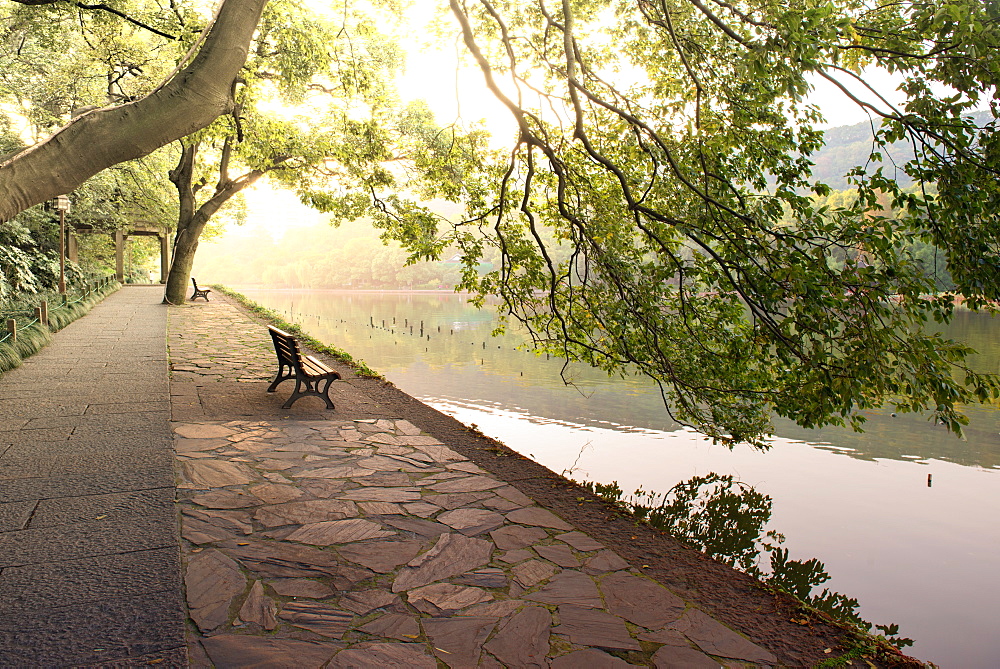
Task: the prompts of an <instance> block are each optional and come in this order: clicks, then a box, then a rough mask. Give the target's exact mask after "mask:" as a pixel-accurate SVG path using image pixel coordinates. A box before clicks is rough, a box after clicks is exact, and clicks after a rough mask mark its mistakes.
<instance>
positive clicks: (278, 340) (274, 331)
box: [267, 325, 302, 370]
mask: <svg viewBox="0 0 1000 669" xmlns="http://www.w3.org/2000/svg"><path fill="white" fill-rule="evenodd" d="M267 329H268V331H269V332H270V333H271V341H273V342H274V352H275V353H277V355H278V358H279V359H281V360H283V361H284V362H285V363H286V364H288V365H291V366H292V367H294V368H295V369H296V370H299V369H301V368H302V355H301V353H299V344H298V342H297V341H295V337H293V336H292V335H290V334H288V333H287V332H285V331H284V330H279V329H278V328H276V327H274V326H273V325H268V326H267Z"/></svg>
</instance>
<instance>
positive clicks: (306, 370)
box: [267, 325, 340, 409]
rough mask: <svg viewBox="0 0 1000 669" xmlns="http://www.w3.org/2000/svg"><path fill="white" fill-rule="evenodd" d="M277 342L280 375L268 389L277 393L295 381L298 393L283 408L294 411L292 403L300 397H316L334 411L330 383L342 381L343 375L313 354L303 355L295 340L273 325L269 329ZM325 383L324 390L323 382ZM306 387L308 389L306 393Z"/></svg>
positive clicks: (295, 392) (275, 349) (275, 348)
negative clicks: (285, 385)
mask: <svg viewBox="0 0 1000 669" xmlns="http://www.w3.org/2000/svg"><path fill="white" fill-rule="evenodd" d="M267 329H268V331H269V332H270V333H271V341H273V342H274V352H275V353H276V354H277V355H278V374H277V376H275V377H274V381H272V382H271V385H270V386H269V387H268V389H267V392H269V393H273V392H274V389H275V388H277V387H278V384H280V383H281V382H282V381H287V380H288V379H295V391H294V392H293V393H292V396H291V397H289V398H288V401H287V402H285V403H284V404H282V405H281V408H282V409H291V408H292V404H294V403H295V401H296V400H297V399H299V398H300V397H304V396H306V395H315V396H316V397H321V398H323V400H324V401H325V402H326V408H327V409H333V408H334V406H333V402H331V401H330V395H329V392H330V384H331V383H333V382H334V381H335V380H337V379H339V378H340V374H338V373H337V372H335V371H334V370H332V369H330V368H329V367H327V366H326V365H324V364H323V363H322V362H320V361H319V360H317V359H316V358H314V357H312V356H311V355H302V354H301V353H300V352H299V344H298V342H297V341H295V337H293V336H292V335H290V334H288V333H287V332H285V331H284V330H279V329H278V328H276V327H273V326H271V325H268V326H267ZM323 381H325V382H326V383H325V384H324V385H323V389H322V390H320V383H321V382H323ZM303 388H305V390H303Z"/></svg>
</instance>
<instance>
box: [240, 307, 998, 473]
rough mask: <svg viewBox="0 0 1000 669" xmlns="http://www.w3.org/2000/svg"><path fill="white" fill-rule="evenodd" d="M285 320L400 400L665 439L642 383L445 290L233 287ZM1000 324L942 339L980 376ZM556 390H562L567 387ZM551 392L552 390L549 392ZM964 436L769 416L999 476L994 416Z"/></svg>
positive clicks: (786, 430)
mask: <svg viewBox="0 0 1000 669" xmlns="http://www.w3.org/2000/svg"><path fill="white" fill-rule="evenodd" d="M244 292H245V293H246V294H247V295H248V296H249V297H251V298H252V299H259V300H263V301H264V302H266V304H267V306H269V307H270V308H272V309H276V310H277V311H279V312H280V313H282V314H283V315H284V316H285V317H286V318H287V319H289V320H294V321H295V322H299V323H300V324H302V325H304V326H305V327H306V329H307V330H308V331H309V332H310V333H311V334H313V336H315V337H317V338H318V339H321V340H323V341H328V342H330V343H332V344H334V345H336V346H338V347H340V348H342V349H344V350H347V351H349V352H350V353H351V354H352V355H353V356H355V357H357V358H361V359H363V360H365V361H366V362H367V363H368V364H369V366H370V367H372V368H373V369H375V370H377V371H379V372H381V373H383V374H386V375H388V376H390V377H393V378H394V379H398V380H399V381H398V382H401V383H403V384H404V385H405V387H406V389H407V392H409V393H411V394H414V395H417V396H418V397H430V396H433V397H438V398H441V399H442V400H444V401H456V402H462V401H465V400H467V399H469V398H474V399H475V401H476V402H478V403H482V404H484V405H488V406H491V407H497V408H502V409H509V410H513V411H518V410H520V409H523V408H524V407H530V411H525V413H527V414H530V415H532V416H537V417H540V418H541V419H546V420H562V419H565V418H567V417H571V418H572V419H573V420H574V421H575V422H580V423H583V424H585V425H593V426H595V427H603V426H607V425H608V417H609V416H613V417H614V419H615V421H614V422H615V423H616V424H618V425H623V426H630V427H634V428H639V429H648V430H658V431H667V432H669V431H676V430H679V429H680V426H679V425H677V424H676V423H674V422H673V421H672V420H670V418H669V416H668V415H667V414H666V412H665V411H664V408H663V403H662V400H661V398H660V394H659V392H658V391H657V389H656V388H655V386H653V385H652V383H651V382H649V381H648V379H645V378H642V377H626V378H620V377H610V378H609V377H608V376H607V375H605V374H604V373H603V372H601V371H599V370H595V369H592V368H590V367H586V366H583V365H569V366H568V367H567V366H564V363H563V362H562V361H561V360H558V359H555V358H553V359H546V358H545V356H542V357H539V356H537V355H535V354H534V353H533V352H532V351H530V350H528V349H527V348H525V345H524V344H525V342H524V339H523V337H521V336H519V335H517V334H514V333H508V334H505V335H503V336H500V337H493V336H492V331H493V328H494V319H493V314H492V312H490V311H488V310H479V309H475V308H474V307H472V306H471V305H469V304H468V303H467V301H466V299H465V298H464V297H463V296H461V295H454V294H451V293H434V294H422V293H402V294H399V293H389V294H382V293H360V292H354V293H352V292H346V291H344V292H339V291H313V292H309V291H254V290H246V291H244ZM998 331H1000V321H997V320H995V319H992V318H991V317H989V316H986V315H982V314H973V313H971V312H966V311H960V312H958V314H957V315H956V318H955V320H954V321H953V322H952V323H951V324H950V325H949V328H948V330H947V331H946V334H947V335H948V336H950V337H952V338H955V339H959V340H962V341H964V342H966V343H967V344H969V345H970V346H971V347H972V348H975V349H977V350H978V351H980V354H979V355H978V356H977V357H976V358H975V360H974V364H975V365H976V367H977V368H979V369H980V370H984V371H987V370H992V371H1000V337H997V336H996V335H997V333H998ZM565 382H569V383H570V384H571V385H570V386H568V387H567V386H566V384H565ZM553 390H558V391H559V392H553ZM967 413H968V414H969V416H970V418H971V423H970V425H969V426H968V428H967V429H966V435H965V439H964V440H959V439H957V438H956V437H955V436H954V435H953V434H951V433H950V432H948V431H947V430H945V429H944V428H943V427H939V426H935V425H933V424H931V423H930V422H928V420H927V419H926V418H925V417H923V416H920V415H916V414H900V415H899V416H897V417H892V416H890V415H889V413H888V412H884V413H883V412H877V411H870V412H866V417H867V418H868V422H867V424H866V426H865V432H864V433H856V432H852V431H850V430H848V429H843V428H836V427H828V428H823V429H820V430H805V429H802V428H800V427H798V426H796V425H795V424H794V423H792V422H791V421H787V420H783V419H776V420H775V432H776V434H777V435H778V436H779V437H785V438H789V439H795V440H801V441H806V442H809V443H811V444H813V445H815V446H816V447H818V448H827V449H829V450H830V451H831V452H835V453H838V454H841V455H846V456H849V457H853V458H858V459H862V460H878V459H891V460H904V461H913V460H916V461H924V460H930V459H935V460H943V461H946V462H954V463H956V464H960V465H964V466H975V467H984V468H990V469H1000V438H998V435H1000V411H998V410H997V409H996V408H995V407H992V406H986V407H981V406H970V407H967Z"/></svg>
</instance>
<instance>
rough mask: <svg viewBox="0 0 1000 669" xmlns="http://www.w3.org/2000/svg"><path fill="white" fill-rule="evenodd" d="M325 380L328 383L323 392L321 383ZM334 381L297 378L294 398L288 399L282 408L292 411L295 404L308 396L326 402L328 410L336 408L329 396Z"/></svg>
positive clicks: (331, 378)
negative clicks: (320, 387) (320, 386)
mask: <svg viewBox="0 0 1000 669" xmlns="http://www.w3.org/2000/svg"><path fill="white" fill-rule="evenodd" d="M324 380H325V381H326V384H325V385H324V386H323V390H320V389H319V383H320V381H324ZM333 381H334V378H333V377H329V378H326V379H317V380H316V381H313V380H311V379H301V378H299V377H295V390H294V391H292V396H291V397H289V398H288V401H287V402H285V403H284V404H282V405H281V408H282V409H291V408H292V405H293V404H295V403H296V402H297V401H298V400H299V399H300V398H302V397H306V396H307V395H313V396H315V397H319V398H320V399H322V400H323V401H324V402H326V408H327V409H334V408H336V407H334V405H333V402H332V401H331V400H330V395H329V392H330V384H332V383H333ZM279 383H280V382H279ZM271 385H277V384H271ZM303 386H305V390H303V389H302V387H303Z"/></svg>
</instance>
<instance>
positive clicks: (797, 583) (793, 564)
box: [582, 473, 913, 648]
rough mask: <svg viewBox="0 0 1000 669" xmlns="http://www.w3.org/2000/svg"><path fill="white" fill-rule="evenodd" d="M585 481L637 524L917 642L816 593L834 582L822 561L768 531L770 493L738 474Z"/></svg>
mask: <svg viewBox="0 0 1000 669" xmlns="http://www.w3.org/2000/svg"><path fill="white" fill-rule="evenodd" d="M582 485H583V486H584V487H586V488H587V489H589V490H590V491H591V492H593V493H594V494H596V495H598V496H600V497H602V498H604V499H606V500H608V501H610V502H612V503H614V504H615V505H617V506H618V507H619V508H620V509H622V510H623V511H625V512H626V513H628V514H629V515H631V516H632V517H634V518H635V519H636V520H637V521H640V522H645V523H648V524H649V525H650V526H652V527H655V528H656V529H659V530H663V531H665V532H667V533H668V534H670V535H671V536H672V537H674V538H675V539H678V540H680V541H682V542H684V543H686V544H688V545H689V546H692V547H693V548H696V549H698V550H700V551H702V552H704V553H705V554H706V555H709V556H710V557H713V558H715V559H717V560H719V561H720V562H723V563H725V564H728V565H730V566H731V567H734V568H736V569H739V570H740V571H743V572H746V573H747V574H750V575H751V576H753V577H755V578H757V579H759V580H760V581H761V582H763V583H765V584H767V585H769V586H771V587H774V588H777V589H779V590H782V591H784V592H786V593H788V594H790V595H792V596H793V597H795V598H796V599H798V600H799V601H801V602H803V603H805V604H807V605H808V606H810V607H812V608H814V609H817V610H819V611H822V612H823V613H826V614H827V615H829V616H831V617H832V618H834V619H835V620H838V621H840V622H842V623H846V624H848V625H850V626H852V627H854V628H856V629H858V630H861V631H863V632H865V633H871V632H872V630H873V629H877V630H878V631H880V632H881V633H882V635H883V636H884V637H885V638H886V639H887V640H888V641H889V643H891V644H893V645H894V646H896V647H897V648H904V647H906V646H911V645H913V640H912V639H907V638H905V637H899V636H898V634H899V626H898V625H895V624H893V625H873V624H872V623H870V622H868V621H866V620H864V619H863V618H861V616H860V615H859V613H858V608H859V606H860V604H859V603H858V600H857V599H854V598H852V597H847V596H846V595H843V594H841V593H839V592H833V591H831V590H830V589H829V588H824V589H823V591H822V592H820V593H819V594H814V592H813V590H814V588H816V587H817V586H818V585H821V584H822V583H825V582H826V581H828V580H830V575H829V574H828V573H827V571H826V567H825V566H824V564H823V563H822V562H820V561H819V560H817V559H816V558H811V559H809V560H793V559H791V557H790V555H789V552H788V549H787V548H783V547H781V543H782V542H784V536H783V535H781V534H780V533H779V532H777V531H775V530H769V531H767V532H765V529H764V528H765V527H766V526H767V524H768V522H769V521H770V519H771V507H772V500H771V498H770V496H768V495H765V494H762V493H759V492H757V491H756V490H755V489H754V488H753V487H752V486H750V485H748V484H746V483H742V482H740V481H737V480H735V479H734V477H733V476H732V475H728V474H727V475H722V474H716V473H711V474H708V475H706V476H695V477H693V478H691V479H689V480H687V481H681V482H680V483H678V484H677V485H675V486H674V487H673V488H671V489H670V490H668V491H667V492H665V493H663V494H657V493H653V492H649V491H646V490H643V489H641V488H640V489H639V490H636V491H635V493H633V495H631V496H626V495H625V493H624V492H623V491H622V489H621V488H620V487H619V485H618V483H617V482H612V483H610V484H602V483H595V482H590V481H586V482H584V483H583V484H582ZM765 561H766V564H765Z"/></svg>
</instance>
